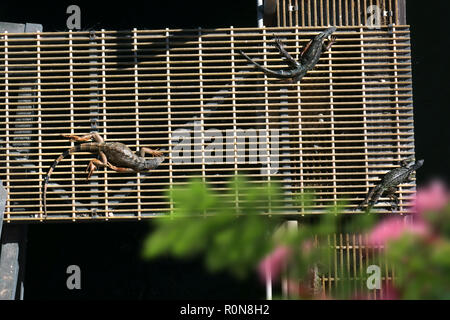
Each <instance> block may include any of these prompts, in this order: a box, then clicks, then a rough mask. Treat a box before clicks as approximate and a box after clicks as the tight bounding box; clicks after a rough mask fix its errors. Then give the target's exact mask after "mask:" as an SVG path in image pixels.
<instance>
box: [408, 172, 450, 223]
mask: <svg viewBox="0 0 450 320" xmlns="http://www.w3.org/2000/svg"><path fill="white" fill-rule="evenodd" d="M449 201H450V193H449V191H448V190H447V187H446V186H445V184H444V183H443V182H442V181H440V180H434V181H432V182H431V183H430V184H429V185H428V186H427V187H425V188H421V189H419V191H417V193H416V195H415V197H414V198H413V200H412V208H411V213H413V214H415V215H417V216H419V217H420V215H422V214H423V213H424V212H427V211H437V210H440V209H442V208H444V207H445V205H446V204H447V203H449Z"/></svg>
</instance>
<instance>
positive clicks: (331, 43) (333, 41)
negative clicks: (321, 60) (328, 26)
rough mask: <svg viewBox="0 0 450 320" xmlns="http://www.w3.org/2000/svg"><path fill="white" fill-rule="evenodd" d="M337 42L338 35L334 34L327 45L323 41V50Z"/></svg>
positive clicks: (328, 48)
mask: <svg viewBox="0 0 450 320" xmlns="http://www.w3.org/2000/svg"><path fill="white" fill-rule="evenodd" d="M335 42H336V37H335V36H332V37H331V40H330V41H329V42H328V44H327V45H325V42H324V43H323V51H324V52H326V51H328V50H330V49H331V46H332V45H333V44H334V43H335Z"/></svg>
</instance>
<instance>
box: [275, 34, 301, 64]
mask: <svg viewBox="0 0 450 320" xmlns="http://www.w3.org/2000/svg"><path fill="white" fill-rule="evenodd" d="M274 40H275V47H276V48H277V49H278V51H279V52H280V54H281V55H282V56H283V57H285V58H286V60H287V62H288V64H289V65H290V66H291V67H292V68H297V67H298V66H299V65H300V64H299V63H298V62H297V61H296V60H295V59H294V58H293V57H292V56H291V55H290V54H289V52H287V51H286V49H285V48H284V46H283V44H282V43H281V40H280V39H278V38H276V39H274Z"/></svg>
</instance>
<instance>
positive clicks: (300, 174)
mask: <svg viewBox="0 0 450 320" xmlns="http://www.w3.org/2000/svg"><path fill="white" fill-rule="evenodd" d="M322 30H323V28H317V27H306V28H305V27H302V28H300V27H288V28H281V27H274V28H232V27H231V28H222V29H192V30H186V29H183V30H179V29H163V30H136V29H134V30H131V31H106V30H101V31H96V32H70V31H69V32H43V33H27V34H8V33H3V34H0V61H1V63H0V92H1V94H0V123H1V124H0V151H1V152H0V178H1V179H2V180H3V183H4V185H5V187H6V189H7V191H8V199H7V207H6V212H5V219H6V221H8V222H12V221H42V220H43V209H42V203H41V186H42V182H43V178H44V176H45V173H46V172H47V170H48V167H49V166H50V165H51V163H52V162H53V161H54V160H55V159H56V158H57V157H58V156H59V155H60V154H61V153H62V152H63V151H65V150H66V149H68V148H69V147H71V146H73V145H74V143H73V142H70V141H68V140H67V139H65V138H63V137H61V134H78V135H84V134H87V133H89V132H91V131H97V132H99V133H100V134H101V135H102V136H103V137H104V138H105V140H106V141H117V142H122V143H125V144H126V145H128V146H129V147H130V148H132V149H133V150H136V149H139V148H140V147H143V146H150V147H153V148H160V149H161V150H166V151H168V156H167V158H166V160H165V161H164V162H163V163H162V164H161V165H160V166H159V167H158V168H157V169H155V170H152V171H151V172H149V173H133V174H129V173H116V172H112V171H110V170H104V169H100V170H98V171H96V173H95V174H94V175H93V176H92V177H91V179H90V180H88V181H87V180H86V173H85V172H84V171H85V168H86V166H87V163H88V161H89V160H90V159H92V158H93V157H92V155H90V154H87V153H86V154H84V153H78V154H74V155H71V156H69V157H67V158H66V159H65V160H63V161H61V162H60V164H59V165H58V166H57V167H56V169H55V171H54V173H53V174H52V176H51V178H50V181H49V186H48V196H47V210H48V214H49V215H48V218H47V220H46V221H78V220H112V219H143V218H150V217H155V216H160V215H166V214H168V213H169V212H170V210H171V207H172V204H171V203H169V202H168V199H167V197H166V195H165V191H166V190H167V189H168V188H169V187H170V186H178V185H183V184H185V183H186V182H187V181H188V180H189V178H191V177H194V176H196V177H200V178H202V179H203V180H204V181H208V182H210V183H211V184H212V186H213V187H214V188H215V190H217V191H223V190H225V188H226V186H227V183H228V181H229V180H230V178H231V177H232V176H233V175H235V174H236V173H242V174H247V175H248V176H250V177H252V178H254V179H255V180H271V181H279V182H281V183H282V187H283V196H284V198H283V199H284V200H283V201H284V202H285V204H286V205H287V206H288V209H286V213H287V214H294V215H298V214H300V215H304V214H314V213H320V212H322V211H323V208H325V207H327V206H329V205H333V204H336V203H337V201H338V200H339V199H342V200H346V201H347V202H348V203H349V208H350V209H351V208H352V207H356V205H357V204H358V203H359V202H360V201H362V200H363V198H364V197H365V195H366V194H367V192H368V190H369V188H370V187H372V186H374V185H375V184H376V183H377V182H378V181H379V176H380V175H382V174H384V173H385V172H386V171H388V170H390V169H392V168H394V167H396V166H398V165H399V162H400V161H401V160H402V159H405V158H408V157H411V156H413V155H414V134H413V108H412V89H411V84H412V82H411V81H412V80H411V55H410V40H409V27H408V26H389V27H388V26H384V27H382V28H381V29H376V30H375V29H374V30H369V29H367V28H364V27H339V28H338V31H337V32H336V36H337V43H336V44H335V45H334V46H333V47H332V48H331V50H330V51H329V52H327V53H325V54H324V55H323V56H322V58H321V60H320V61H319V63H318V65H317V67H316V69H314V70H312V71H311V72H309V73H308V74H307V76H305V77H304V78H303V79H302V80H301V81H300V82H298V83H294V84H286V83H283V82H280V81H279V80H277V79H273V78H270V77H267V76H265V75H263V74H262V73H261V72H259V71H257V70H255V69H254V68H253V67H252V66H251V65H250V64H249V63H248V62H247V61H246V60H245V59H243V58H242V57H241V56H240V55H239V53H238V50H243V51H245V52H246V53H247V54H248V55H249V56H250V57H252V58H254V59H255V60H256V61H259V62H260V63H262V64H265V65H267V66H268V67H269V68H273V69H280V68H287V65H286V63H285V62H284V61H282V59H281V58H280V56H279V55H278V54H277V52H276V49H275V48H274V45H273V44H274V42H273V38H274V37H279V38H281V39H282V41H283V43H284V44H285V46H286V48H287V50H288V51H289V52H290V53H291V54H293V55H295V54H298V53H299V52H300V50H301V48H302V46H304V45H305V44H306V43H307V42H308V41H309V39H310V38H311V37H313V36H314V35H315V34H317V33H318V32H320V31H322ZM180 130H184V131H183V132H187V133H188V134H189V135H190V137H191V140H190V148H191V150H192V153H191V157H190V159H191V161H190V163H180V157H179V154H178V156H177V155H176V154H175V151H176V150H177V148H178V147H179V146H180V145H181V144H182V143H185V142H186V141H185V140H180V139H179V138H178V136H179V135H180V132H181V131H180ZM242 131H244V132H246V133H248V134H249V136H248V137H247V138H245V139H241V138H240V137H239V136H238V132H242ZM215 132H218V134H220V135H222V137H223V139H222V141H220V140H214V143H215V146H216V147H217V148H216V152H218V153H215V154H213V155H214V157H215V158H216V159H218V162H216V163H210V162H208V161H207V157H208V152H209V150H210V147H211V145H212V143H213V141H210V139H209V136H210V134H212V133H215ZM255 132H256V134H257V135H258V134H259V136H258V140H257V141H258V142H262V144H260V143H259V144H258V145H257V147H258V150H254V146H255V144H252V143H251V141H253V142H254V141H255V140H252V139H256V138H255V137H256V136H252V135H251V134H252V133H255ZM226 133H231V137H229V136H227V135H226ZM230 145H231V147H230ZM241 148H244V149H241ZM242 150H244V151H242ZM220 151H222V152H223V153H222V155H221V154H220ZM242 152H243V153H242ZM255 154H257V155H258V157H257V158H256V161H255V158H251V156H252V155H255ZM252 159H253V160H254V161H250V160H252ZM274 163H275V165H274ZM414 187H415V185H414V183H413V182H411V183H406V184H402V185H401V186H400V188H399V196H400V208H399V213H401V214H402V213H404V212H405V211H406V209H407V200H408V198H409V197H410V195H411V193H412V192H413V191H414ZM306 189H314V190H315V191H316V194H317V199H316V202H315V204H314V208H312V210H308V212H306V211H305V209H304V208H302V207H301V206H300V205H298V204H296V203H295V202H293V198H294V195H295V194H296V193H298V192H302V191H304V190H306ZM385 200H387V199H385V198H382V199H381V201H380V202H379V204H378V205H377V206H376V208H377V210H378V211H379V212H381V213H388V212H389V203H388V202H387V201H385ZM348 213H351V211H348Z"/></svg>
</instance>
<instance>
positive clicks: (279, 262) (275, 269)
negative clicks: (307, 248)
mask: <svg viewBox="0 0 450 320" xmlns="http://www.w3.org/2000/svg"><path fill="white" fill-rule="evenodd" d="M291 254H292V251H291V249H290V248H289V247H287V246H279V247H277V248H276V249H275V250H274V251H273V252H272V253H270V254H269V255H268V256H266V257H265V258H264V259H263V260H262V261H261V262H260V263H259V266H258V272H259V275H260V277H261V280H262V281H263V282H265V281H266V280H267V279H270V280H272V281H273V280H274V279H278V277H279V275H280V273H281V270H282V268H283V266H284V265H285V264H286V263H287V260H288V259H289V257H290V256H291Z"/></svg>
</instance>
